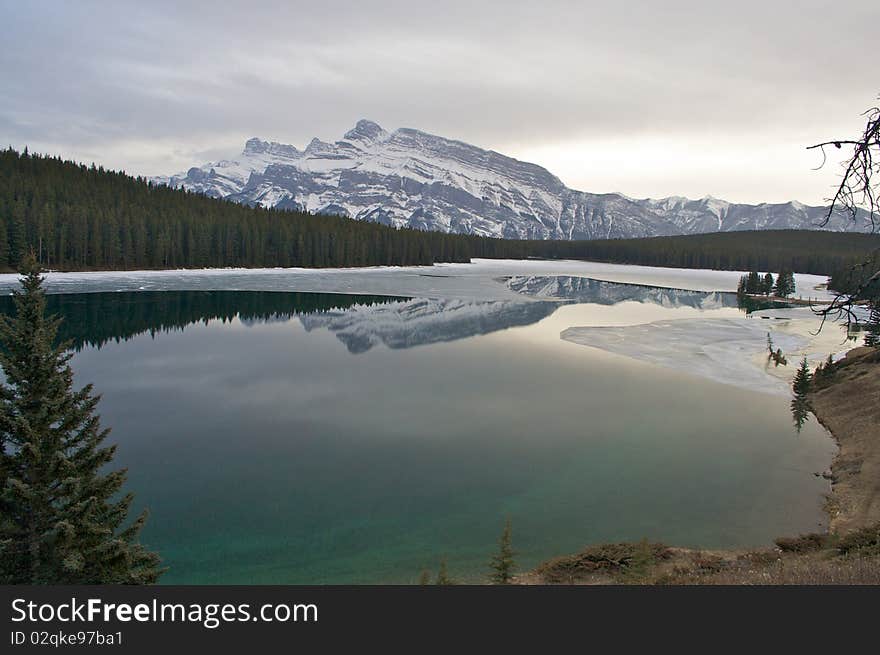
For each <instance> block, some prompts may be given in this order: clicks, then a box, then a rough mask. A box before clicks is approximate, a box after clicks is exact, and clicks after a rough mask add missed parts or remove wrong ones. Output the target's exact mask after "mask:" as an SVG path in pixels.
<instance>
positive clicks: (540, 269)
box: [0, 259, 828, 300]
mask: <svg viewBox="0 0 880 655" xmlns="http://www.w3.org/2000/svg"><path fill="white" fill-rule="evenodd" d="M523 275H526V276H528V275H542V276H553V275H564V276H572V277H588V278H593V279H597V280H605V281H608V282H623V283H630V284H644V285H651V286H661V287H670V288H673V289H686V290H693V291H735V290H736V285H737V282H738V281H739V278H740V276H741V275H742V272H737V271H707V270H694V269H676V268H659V267H652V266H629V265H620V264H601V263H597V262H582V261H569V260H552V261H548V260H508V259H497V260H496V259H475V260H474V261H473V263H471V264H436V265H434V266H402V267H395V266H378V267H368V268H342V269H340V268H337V269H309V268H270V269H266V268H262V269H201V270H171V271H103V272H74V273H48V274H47V275H46V279H47V288H48V290H49V292H50V293H88V292H99V291H139V290H151V291H199V290H224V289H225V290H238V291H314V292H324V293H352V294H373V295H392V296H418V297H425V298H456V299H466V300H512V299H515V298H520V299H522V296H521V295H520V294H517V293H516V292H515V291H513V290H511V289H509V288H508V287H507V286H506V285H505V284H504V283H503V282H502V281H499V278H501V277H509V276H523ZM795 277H796V280H797V285H798V291H797V295H802V296H803V297H805V298H807V297H810V298H818V299H824V298H827V297H828V294H827V292H826V291H824V290H817V289H816V288H815V287H817V286H819V285H821V284H824V283H825V281H826V278H824V277H822V276H817V275H801V274H798V275H796V276H795ZM17 285H18V276H17V275H14V274H3V275H0V292H2V291H6V292H9V291H10V290H11V289H14V288H16V287H17Z"/></svg>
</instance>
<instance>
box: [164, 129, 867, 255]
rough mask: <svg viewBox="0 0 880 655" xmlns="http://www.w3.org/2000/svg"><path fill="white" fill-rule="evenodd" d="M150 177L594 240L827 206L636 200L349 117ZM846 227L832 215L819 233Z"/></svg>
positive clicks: (793, 223) (368, 214)
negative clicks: (311, 132) (332, 126)
mask: <svg viewBox="0 0 880 655" xmlns="http://www.w3.org/2000/svg"><path fill="white" fill-rule="evenodd" d="M153 181H154V182H157V183H163V184H168V185H170V186H173V187H182V188H185V189H189V190H191V191H197V192H201V193H204V194H207V195H209V196H213V197H217V198H227V199H230V200H234V201H237V202H241V203H245V204H255V205H262V206H264V207H278V208H288V209H302V210H306V211H310V212H315V213H325V214H342V215H345V216H349V217H351V218H356V219H358V220H369V221H375V222H379V223H385V224H388V225H394V226H409V227H416V228H422V229H431V230H442V231H446V232H459V233H467V234H479V235H484V236H495V237H505V238H521V239H599V238H618V237H644V236H658V235H671V234H694V233H703V232H718V231H725V232H726V231H733V230H755V229H791V228H800V229H809V228H814V227H816V226H817V224H818V223H819V221H820V220H821V219H822V218H823V217H824V213H825V208H823V207H810V206H807V205H803V204H801V203H799V202H796V201H792V202H787V203H782V204H768V203H762V204H759V205H746V204H736V203H730V202H726V201H724V200H718V199H717V198H712V197H709V196H707V197H705V198H702V199H699V200H690V199H688V198H681V197H670V198H663V199H659V200H655V199H650V198H649V199H644V200H636V199H633V198H629V197H627V196H624V195H622V194H617V193H605V194H596V193H587V192H584V191H576V190H574V189H569V188H568V187H566V186H565V185H564V184H563V183H562V182H561V181H560V180H559V178H557V177H556V176H555V175H553V174H552V173H550V172H549V171H548V170H546V169H544V168H542V167H540V166H538V165H536V164H530V163H527V162H522V161H518V160H516V159H513V158H511V157H506V156H505V155H502V154H499V153H497V152H494V151H492V150H482V149H481V148H477V147H475V146H472V145H468V144H466V143H462V142H461V141H453V140H451V139H445V138H443V137H439V136H434V135H432V134H427V133H425V132H420V131H418V130H414V129H409V128H401V129H398V130H395V131H394V132H387V131H385V130H383V129H382V128H381V127H380V126H379V125H377V124H376V123H373V122H371V121H368V120H361V121H358V123H357V125H355V127H354V128H353V129H351V130H350V131H348V132H346V134H345V135H344V136H343V138H342V139H341V140H339V141H336V142H335V143H326V142H324V141H320V140H319V139H312V141H311V143H309V145H308V146H307V147H306V148H305V149H304V150H299V149H298V148H296V147H294V146H291V145H284V144H281V143H275V142H267V141H262V140H260V139H257V138H253V139H249V140H248V141H247V143H245V147H244V150H243V151H242V153H241V155H240V156H239V157H237V158H236V159H235V160H224V161H219V162H216V163H209V164H205V165H204V166H200V167H197V168H191V169H189V171H187V172H186V173H181V174H179V175H173V176H171V177H168V178H165V177H159V178H153ZM848 228H850V223H849V222H848V221H847V220H846V219H845V218H844V217H834V218H833V219H832V221H831V223H830V224H829V225H828V226H827V227H826V229H833V230H844V229H848Z"/></svg>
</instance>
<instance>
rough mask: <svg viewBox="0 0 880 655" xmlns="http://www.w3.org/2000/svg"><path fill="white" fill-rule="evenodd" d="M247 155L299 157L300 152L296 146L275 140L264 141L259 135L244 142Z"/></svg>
mask: <svg viewBox="0 0 880 655" xmlns="http://www.w3.org/2000/svg"><path fill="white" fill-rule="evenodd" d="M242 154H245V155H264V154H270V155H277V156H279V157H297V156H299V154H300V152H299V150H297V149H296V147H295V146H289V145H286V144H284V143H277V142H275V141H263V140H262V139H259V138H257V137H251V138H250V139H248V140H247V141H245V144H244V151H243V153H242Z"/></svg>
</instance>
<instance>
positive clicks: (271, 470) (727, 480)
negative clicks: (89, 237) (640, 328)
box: [3, 276, 835, 584]
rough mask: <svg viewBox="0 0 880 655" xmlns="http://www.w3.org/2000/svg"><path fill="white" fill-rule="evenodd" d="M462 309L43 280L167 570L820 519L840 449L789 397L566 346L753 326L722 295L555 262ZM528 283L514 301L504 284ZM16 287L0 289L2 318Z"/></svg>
mask: <svg viewBox="0 0 880 655" xmlns="http://www.w3.org/2000/svg"><path fill="white" fill-rule="evenodd" d="M499 283H500V284H503V285H504V287H505V293H508V294H509V297H507V296H506V297H505V299H501V300H478V299H470V300H460V299H449V298H446V299H436V298H433V299H432V298H421V297H410V296H403V297H387V296H378V295H374V296H361V295H346V294H334V293H290V292H282V291H274V292H270V291H222V290H204V291H200V290H195V291H194V290H191V291H139V292H138V291H135V292H120V293H87V294H86V293H74V294H64V295H52V296H50V305H51V308H52V309H53V310H55V311H58V312H60V313H61V314H62V315H63V316H64V317H65V325H64V336H65V338H69V339H72V340H73V344H74V346H75V348H76V349H77V352H76V355H75V357H74V358H73V361H72V365H73V367H74V370H75V372H76V379H77V383H78V384H85V383H87V382H93V383H94V384H95V388H96V391H97V392H99V393H101V394H102V396H103V399H102V401H101V403H100V405H99V411H100V412H101V415H102V419H103V422H104V424H105V425H107V426H111V427H112V428H113V431H112V433H111V435H110V440H111V441H113V442H117V443H118V444H119V450H118V454H117V462H118V464H119V465H121V466H127V467H129V478H128V484H127V488H128V489H129V490H131V491H133V492H134V493H135V494H136V508H140V507H142V506H146V507H149V509H150V512H151V516H150V519H149V522H148V524H147V527H146V529H145V530H144V533H143V537H142V538H143V541H144V542H145V543H147V544H148V545H149V546H151V547H153V548H155V549H156V550H158V551H159V552H160V553H161V555H162V557H163V558H164V560H165V563H166V564H167V565H168V566H169V567H170V570H169V572H168V573H167V574H166V575H165V576H164V578H163V579H162V581H163V582H165V583H186V584H210V583H239V584H246V583H277V584H286V583H292V584H323V583H407V582H414V581H416V580H417V579H418V577H419V574H420V572H421V571H422V570H424V569H430V570H432V571H436V569H437V565H438V562H439V560H440V559H441V558H444V557H445V558H446V559H447V561H448V566H449V570H450V574H451V575H452V576H453V577H454V578H456V579H458V580H462V581H467V580H471V581H477V580H479V579H480V578H481V577H482V576H484V575H485V573H486V569H487V566H486V565H487V562H488V558H489V556H490V554H491V552H492V551H493V549H494V548H495V545H496V542H497V538H498V536H499V534H500V532H501V528H502V523H503V521H504V520H505V519H506V518H510V519H511V521H512V524H513V537H514V547H515V549H516V551H517V553H518V563H519V565H520V568H528V567H532V566H534V565H535V564H537V563H539V562H540V561H542V560H544V559H547V558H550V557H553V556H556V555H561V554H567V553H570V552H573V551H575V550H577V549H579V548H581V547H583V546H584V545H586V544H589V543H594V542H600V541H614V540H634V539H641V538H642V537H647V538H650V539H657V540H662V541H665V542H667V543H670V544H673V545H683V546H701V547H706V548H717V547H748V546H763V545H767V544H769V543H770V542H771V541H772V539H773V538H774V537H776V536H780V535H790V534H796V533H799V532H805V531H813V530H815V529H817V528H818V527H819V526H820V525H823V524H824V520H825V517H824V515H823V513H822V511H821V502H822V494H823V493H824V492H827V490H828V483H827V481H825V480H822V479H821V478H817V477H816V476H815V475H814V472H816V471H821V470H824V469H825V468H827V466H828V464H829V462H830V458H831V456H832V454H833V452H834V450H835V449H834V445H833V443H832V441H831V440H830V438H829V437H828V435H827V433H826V432H825V431H824V430H823V429H822V428H821V427H819V426H818V425H817V424H816V423H815V421H810V422H808V423H807V424H806V425H805V426H804V428H803V430H802V431H801V432H800V433H797V432H796V431H795V429H794V427H793V425H792V418H791V415H790V413H789V407H788V399H787V398H785V397H783V396H779V395H771V394H766V393H759V392H757V391H752V390H749V389H745V388H739V387H735V386H730V385H726V384H721V383H719V382H715V381H712V380H707V379H705V378H701V377H696V376H694V375H690V374H688V373H686V372H682V371H674V370H670V369H667V368H662V367H659V366H655V365H652V364H650V363H645V362H639V361H636V360H633V359H630V358H628V357H626V356H623V355H620V354H611V353H609V352H606V351H603V350H599V349H597V348H592V347H587V346H583V345H579V344H575V343H571V342H568V341H564V340H562V339H560V333H561V332H563V331H564V330H566V329H567V328H569V327H572V326H599V325H633V324H641V323H648V322H652V321H657V320H669V319H693V318H705V317H742V316H743V314H742V312H741V311H740V310H739V309H737V307H736V302H735V298H734V297H733V296H732V294H719V293H708V294H707V293H701V292H694V291H675V290H671V289H660V288H652V287H644V286H637V285H631V284H615V283H611V282H598V281H596V280H585V279H584V278H573V277H566V276H543V277H538V276H524V277H510V278H505V279H504V280H502V281H500V282H499ZM517 295H518V296H520V298H519V299H516V298H515V296H517ZM8 300H9V299H8V298H3V302H4V303H5V304H4V305H3V308H4V311H8V307H9V302H8Z"/></svg>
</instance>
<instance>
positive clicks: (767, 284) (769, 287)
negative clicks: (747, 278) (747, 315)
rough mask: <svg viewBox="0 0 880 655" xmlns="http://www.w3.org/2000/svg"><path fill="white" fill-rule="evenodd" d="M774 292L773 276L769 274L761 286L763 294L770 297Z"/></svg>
mask: <svg viewBox="0 0 880 655" xmlns="http://www.w3.org/2000/svg"><path fill="white" fill-rule="evenodd" d="M772 292H773V274H772V273H767V274H766V275H765V276H764V281H763V283H762V284H761V293H763V294H764V295H765V296H769V295H770V294H771V293H772Z"/></svg>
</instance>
